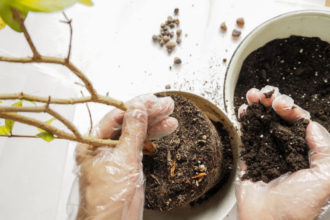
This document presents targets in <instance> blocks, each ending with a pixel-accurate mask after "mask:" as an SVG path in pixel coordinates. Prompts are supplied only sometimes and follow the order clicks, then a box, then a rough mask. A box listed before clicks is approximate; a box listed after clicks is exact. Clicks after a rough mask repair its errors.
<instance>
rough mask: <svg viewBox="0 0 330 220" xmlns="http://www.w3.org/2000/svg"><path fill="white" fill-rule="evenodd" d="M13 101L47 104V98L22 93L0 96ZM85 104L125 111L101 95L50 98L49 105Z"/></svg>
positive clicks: (120, 105)
mask: <svg viewBox="0 0 330 220" xmlns="http://www.w3.org/2000/svg"><path fill="white" fill-rule="evenodd" d="M15 99H27V100H30V101H35V102H40V103H47V102H48V98H46V97H41V96H34V95H30V94H26V93H23V92H21V93H12V94H0V100H15ZM86 102H95V103H101V104H106V105H111V106H115V107H116V108H119V109H121V110H123V111H126V109H127V107H126V105H125V103H124V102H122V101H118V100H116V99H113V98H110V97H108V96H102V95H97V96H96V97H91V96H86V97H80V98H71V99H59V98H52V99H51V100H50V104H61V105H72V104H82V103H86Z"/></svg>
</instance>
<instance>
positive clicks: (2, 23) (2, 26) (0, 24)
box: [0, 16, 6, 29]
mask: <svg viewBox="0 0 330 220" xmlns="http://www.w3.org/2000/svg"><path fill="white" fill-rule="evenodd" d="M4 27H6V23H5V21H4V20H3V19H2V18H1V16H0V29H2V28H4Z"/></svg>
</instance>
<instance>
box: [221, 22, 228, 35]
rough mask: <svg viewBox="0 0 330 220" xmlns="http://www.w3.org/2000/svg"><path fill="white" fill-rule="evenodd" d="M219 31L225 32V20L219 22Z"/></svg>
mask: <svg viewBox="0 0 330 220" xmlns="http://www.w3.org/2000/svg"><path fill="white" fill-rule="evenodd" d="M220 31H221V32H222V33H226V32H227V25H226V23H225V22H222V23H221V24H220Z"/></svg>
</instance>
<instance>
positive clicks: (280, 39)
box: [224, 11, 330, 130]
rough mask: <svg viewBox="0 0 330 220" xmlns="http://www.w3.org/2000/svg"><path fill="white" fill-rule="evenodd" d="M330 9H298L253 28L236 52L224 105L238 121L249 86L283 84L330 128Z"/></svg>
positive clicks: (316, 117)
mask: <svg viewBox="0 0 330 220" xmlns="http://www.w3.org/2000/svg"><path fill="white" fill-rule="evenodd" d="M329 42H330V12H327V11H297V12H291V13H288V14H284V15H280V16H278V17H275V18H273V19H271V20H269V21H267V22H265V23H263V24H262V25H260V26H258V27H257V28H256V29H255V30H254V31H252V32H251V33H250V34H249V35H248V36H247V37H246V38H245V39H244V40H243V41H242V43H241V44H240V45H239V47H238V48H237V50H236V52H235V53H234V55H233V57H232V59H231V61H230V63H229V66H228V69H227V72H226V77H225V86H224V97H225V99H224V105H225V109H226V111H227V112H228V115H229V117H230V118H231V119H232V120H233V121H235V122H236V125H237V126H238V124H237V119H236V113H237V109H238V107H239V106H240V105H241V104H243V103H245V102H246V99H245V94H246V92H247V90H248V89H250V88H252V87H255V88H258V89H261V88H262V87H264V86H265V85H273V86H277V87H279V90H280V92H281V93H283V94H287V95H289V96H291V97H292V98H293V99H294V100H295V103H296V104H297V105H299V106H301V107H302V108H304V109H306V110H307V111H309V112H310V113H311V116H312V119H313V120H315V121H317V122H319V123H320V124H322V125H323V126H325V127H326V128H327V129H328V130H330V120H329V119H330V101H329V100H330V86H329V78H330V45H329Z"/></svg>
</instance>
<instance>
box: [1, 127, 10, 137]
mask: <svg viewBox="0 0 330 220" xmlns="http://www.w3.org/2000/svg"><path fill="white" fill-rule="evenodd" d="M0 135H10V131H9V130H8V128H7V127H6V126H5V125H3V126H1V127H0Z"/></svg>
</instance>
